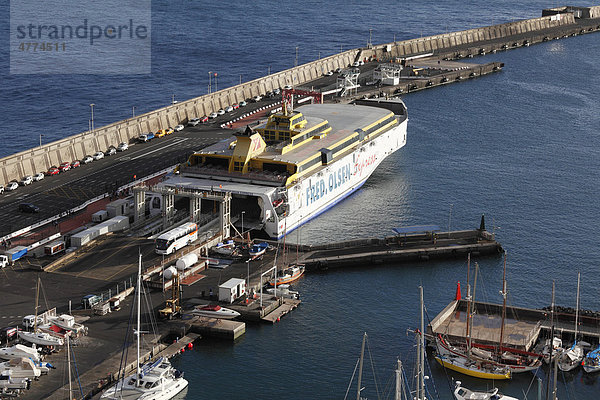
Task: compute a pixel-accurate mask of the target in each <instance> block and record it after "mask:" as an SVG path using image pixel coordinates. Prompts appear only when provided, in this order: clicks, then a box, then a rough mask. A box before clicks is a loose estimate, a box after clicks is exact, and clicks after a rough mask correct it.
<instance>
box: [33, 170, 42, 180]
mask: <svg viewBox="0 0 600 400" xmlns="http://www.w3.org/2000/svg"><path fill="white" fill-rule="evenodd" d="M43 179H44V173H43V172H38V173H37V174H35V175H34V176H33V180H34V181H36V182H39V181H41V180H43Z"/></svg>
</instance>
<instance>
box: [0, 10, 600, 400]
mask: <svg viewBox="0 0 600 400" xmlns="http://www.w3.org/2000/svg"><path fill="white" fill-rule="evenodd" d="M570 4H571V3H570ZM557 5H559V4H556V3H554V2H548V1H528V2H521V1H514V0H512V1H497V2H463V1H454V0H452V1H450V0H442V1H431V0H425V1H391V0H380V1H340V0H330V1H328V2H317V1H313V0H310V1H305V2H300V3H299V2H291V1H287V0H284V1H280V2H271V1H265V0H257V1H253V2H240V4H235V3H232V2H206V1H188V0H186V1H183V0H173V1H169V2H154V3H153V5H152V7H153V8H152V21H153V25H152V41H153V46H152V74H151V75H130V76H102V75H9V74H8V60H7V59H6V58H4V59H3V60H2V61H1V63H2V64H1V65H2V68H3V73H2V75H1V76H0V82H1V87H2V89H3V90H2V91H3V93H2V96H1V97H0V116H1V117H0V118H2V124H1V126H2V129H1V130H0V140H1V143H2V146H0V156H6V155H8V154H11V153H15V152H18V151H21V150H24V149H27V148H29V147H32V146H35V145H36V144H37V143H38V141H39V134H40V133H43V134H44V137H43V139H44V141H49V140H53V139H58V138H62V137H65V136H68V135H72V134H76V133H79V132H81V131H84V130H86V129H87V127H88V119H89V111H90V110H89V104H90V103H94V104H96V108H95V120H96V126H100V125H103V124H108V123H111V122H114V121H117V120H120V119H123V118H126V117H129V116H130V115H131V114H130V113H131V109H132V107H133V106H135V107H136V112H137V113H141V112H144V111H149V110H152V109H154V108H157V107H161V106H164V105H167V104H169V103H170V102H171V99H172V95H175V99H176V100H185V99H188V98H192V97H195V96H198V95H201V94H204V93H206V91H207V85H208V71H214V72H218V79H219V80H218V85H219V87H226V86H230V85H233V84H236V83H238V82H239V80H240V75H241V79H242V80H243V81H246V80H250V79H255V78H257V77H260V76H262V75H264V74H266V73H267V71H268V69H269V68H270V69H271V71H278V70H282V69H286V68H289V67H291V66H293V64H294V59H295V48H296V47H298V49H299V50H298V53H299V61H300V63H304V62H308V61H311V60H314V59H316V58H317V57H318V56H319V54H320V56H321V57H324V56H327V55H330V54H333V53H335V52H338V51H339V50H340V47H341V48H342V49H349V48H353V47H359V46H363V45H365V44H366V42H367V40H368V38H369V29H372V30H373V31H372V34H373V37H372V40H373V42H374V43H381V42H390V41H392V40H393V39H394V37H395V38H396V39H397V40H402V39H410V38H415V37H419V36H421V35H423V36H425V35H432V34H437V33H442V32H446V31H456V30H462V29H468V28H474V27H479V26H484V25H490V24H496V23H503V22H508V21H511V20H517V19H525V18H533V17H538V16H541V10H542V9H543V8H548V7H554V6H557ZM572 5H593V4H588V3H583V2H574V3H572ZM2 8H6V6H2ZM3 14H4V13H3ZM3 18H4V19H5V20H6V17H3ZM2 29H3V30H4V29H5V28H2ZM598 35H599V34H597V33H596V34H590V35H585V36H580V37H575V38H567V39H561V40H558V41H551V42H547V43H543V44H539V45H535V46H531V47H529V48H520V49H518V50H511V51H509V52H500V53H498V54H494V55H488V56H485V57H484V58H480V59H477V58H476V59H473V62H478V61H480V60H481V61H482V62H483V61H485V62H489V61H501V62H504V63H505V64H506V66H505V68H504V70H503V71H502V72H501V73H496V74H493V75H490V76H486V77H483V78H479V79H475V80H469V81H466V82H461V83H458V84H452V85H448V86H445V87H441V88H435V89H431V90H426V91H423V92H419V93H415V94H411V95H408V96H406V97H405V102H406V104H407V106H408V110H409V122H408V143H407V145H406V146H405V147H404V148H402V149H401V150H399V151H397V152H396V153H395V154H393V155H391V156H390V157H388V158H387V159H386V160H385V161H384V162H383V164H382V165H381V166H380V167H379V169H378V170H377V171H376V172H375V173H374V174H373V175H372V176H371V178H370V179H369V180H368V181H367V183H366V184H365V185H364V186H363V188H362V189H361V190H360V191H358V192H357V193H355V194H354V195H353V196H351V197H350V198H348V199H347V200H345V201H344V202H342V203H340V204H339V205H338V206H336V207H335V208H333V209H332V210H330V211H328V212H327V213H325V214H323V215H322V216H320V217H319V218H317V219H315V220H313V221H311V222H310V223H308V224H307V225H305V226H304V227H303V228H301V229H300V230H298V233H297V234H296V232H295V233H293V234H292V235H291V236H292V237H291V238H290V240H296V239H297V240H299V241H301V242H303V243H320V242H324V241H331V240H341V239H348V238H358V237H365V236H375V237H381V236H385V235H389V234H391V233H392V231H391V229H392V228H393V227H397V226H410V225H419V224H437V225H440V226H441V227H442V229H444V230H446V229H448V228H449V227H450V228H451V229H472V228H475V227H477V226H478V225H479V219H480V217H481V215H482V214H485V216H486V222H487V228H488V230H490V231H493V232H495V234H496V237H497V239H498V240H499V241H500V242H501V243H502V245H503V246H504V248H505V249H506V250H507V251H508V273H507V279H508V286H509V304H512V305H516V306H527V307H543V306H546V305H549V303H550V296H551V285H552V281H553V280H554V281H555V282H556V297H557V303H558V304H561V305H564V306H572V307H574V306H575V300H576V299H575V297H576V296H575V292H576V282H577V272H578V271H580V272H581V274H582V284H581V293H582V295H581V307H582V308H585V309H594V310H598V309H600V304H599V303H600V300H599V295H600V289H599V287H600V285H599V283H600V282H599V281H600V279H599V274H598V266H599V265H600V246H599V240H598V239H599V238H600V229H599V222H600V211H599V207H598V206H599V205H600V201H599V200H598V198H599V196H600V192H599V190H598V182H599V181H600V154H599V150H598V149H599V148H600V130H599V129H600V128H599V127H600V113H599V112H598V110H599V109H600V98H599V97H598V88H599V87H600V66H599V65H600V64H599V63H598V60H599V59H600V40H599V39H600V36H598ZM213 85H214V83H213ZM477 261H478V262H479V264H480V275H481V276H480V280H479V282H478V289H477V296H478V298H479V299H480V300H484V301H491V302H500V301H501V298H500V295H499V290H500V289H501V278H502V260H501V258H499V257H498V258H493V257H492V258H484V259H480V260H477ZM459 280H461V281H463V282H464V281H465V280H466V260H464V261H463V260H457V261H449V262H431V263H419V264H414V265H402V266H394V265H386V266H370V265H365V266H364V268H355V269H350V270H345V271H332V272H329V273H326V274H322V275H308V276H306V277H305V278H304V279H303V280H302V281H301V282H300V283H299V284H298V285H297V289H298V290H300V291H301V294H302V301H303V302H302V304H301V306H300V307H299V308H298V309H297V310H296V311H294V312H292V313H291V314H289V315H287V316H286V317H284V318H283V319H282V320H281V322H279V323H278V324H276V325H274V326H267V325H248V326H247V332H246V334H245V336H244V337H243V338H242V339H241V340H239V341H238V342H237V343H235V344H232V343H229V342H220V341H209V340H202V341H200V342H199V343H198V344H197V346H196V347H195V349H194V350H193V351H188V352H186V353H184V354H182V355H181V356H179V357H178V358H175V359H174V363H175V364H176V365H177V367H179V368H181V369H182V370H184V371H185V374H186V377H187V378H188V379H189V381H190V390H189V392H188V398H189V399H214V398H227V399H248V398H253V399H266V398H275V399H284V398H285V399H334V398H338V399H340V398H343V397H344V394H345V392H346V389H347V385H348V382H349V381H350V377H351V376H352V372H353V370H354V366H355V363H356V361H357V358H358V355H359V352H360V344H361V339H362V334H363V332H367V333H368V335H369V340H368V343H369V349H370V353H368V360H367V361H365V373H364V375H365V377H364V379H363V382H364V386H365V389H364V391H363V392H362V396H363V397H367V398H370V399H376V398H378V394H377V392H379V394H380V397H381V398H392V397H391V396H392V394H391V392H392V391H391V388H392V387H393V384H392V382H391V379H392V373H393V369H394V367H395V364H396V359H397V358H398V357H399V358H401V359H402V360H403V362H404V363H405V366H406V367H407V370H408V374H409V375H410V374H411V371H412V365H413V362H414V359H415V356H414V352H415V348H414V340H413V339H414V338H413V336H412V335H411V334H407V329H408V328H415V327H417V324H418V315H419V314H418V307H419V302H418V286H419V285H423V287H424V296H425V304H426V306H427V313H428V315H429V317H430V318H433V317H434V316H435V315H436V314H437V313H438V312H439V311H440V310H441V309H442V308H443V307H445V306H446V305H447V303H448V302H449V301H451V300H452V299H453V296H454V292H455V287H456V282H457V281H459ZM370 359H372V361H373V363H374V365H375V366H374V368H373V369H372V368H371V364H370ZM372 371H375V374H376V376H377V378H378V382H379V387H378V390H376V388H375V386H374V384H373V379H372V376H373V372H372ZM429 375H430V376H431V379H430V380H429V382H434V383H435V384H436V386H437V393H438V395H439V397H440V398H442V399H450V398H451V394H450V391H449V386H450V383H449V379H451V378H452V377H455V378H458V379H461V378H462V379H461V380H462V381H463V382H464V383H465V384H466V385H468V386H470V387H472V388H479V389H486V388H488V387H491V385H492V383H490V382H482V381H476V380H472V379H468V378H464V377H460V376H459V375H453V374H448V375H446V373H445V372H444V371H443V370H442V369H441V368H440V367H439V366H437V365H431V372H430V373H429ZM538 376H540V377H542V378H545V371H539V372H538ZM532 378H533V375H532V374H525V375H519V376H516V377H515V378H514V379H513V380H512V381H510V382H497V385H498V387H500V388H501V391H503V392H505V393H507V394H510V395H512V396H515V397H518V398H521V399H524V398H525V394H524V393H525V392H527V390H528V388H529V387H530V385H532V383H531V382H532ZM599 379H600V378H599V377H598V376H593V375H592V376H584V375H583V372H581V371H579V372H576V373H574V374H564V375H563V374H559V385H558V386H559V397H560V398H561V399H595V398H599V397H600V395H599V394H598V393H600V380H599ZM534 386H535V384H533V385H532V386H531V388H532V389H531V390H530V391H529V392H528V394H527V398H528V399H535V398H537V397H536V394H535V390H534V389H533V387H534ZM355 390H356V389H355V387H354V386H353V387H352V390H351V394H350V396H354V397H355V396H356V394H355ZM352 393H353V394H352ZM432 397H433V398H435V396H432ZM430 398H431V397H430Z"/></svg>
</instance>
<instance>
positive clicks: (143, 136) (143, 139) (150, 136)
mask: <svg viewBox="0 0 600 400" xmlns="http://www.w3.org/2000/svg"><path fill="white" fill-rule="evenodd" d="M152 139H154V133H152V132H148V133H142V134H141V135H140V137H139V138H138V141H139V142H142V143H144V142H149V141H150V140H152Z"/></svg>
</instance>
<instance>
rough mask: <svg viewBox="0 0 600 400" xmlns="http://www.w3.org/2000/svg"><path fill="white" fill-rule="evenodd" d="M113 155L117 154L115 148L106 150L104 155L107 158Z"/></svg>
mask: <svg viewBox="0 0 600 400" xmlns="http://www.w3.org/2000/svg"><path fill="white" fill-rule="evenodd" d="M113 154H117V149H115V148H114V147H109V148H108V150H106V153H104V155H106V156H112V155H113Z"/></svg>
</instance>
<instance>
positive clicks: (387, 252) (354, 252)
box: [301, 227, 502, 271]
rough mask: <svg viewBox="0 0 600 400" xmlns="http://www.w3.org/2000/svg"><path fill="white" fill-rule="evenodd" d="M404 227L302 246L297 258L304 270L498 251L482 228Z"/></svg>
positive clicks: (412, 260)
mask: <svg viewBox="0 0 600 400" xmlns="http://www.w3.org/2000/svg"><path fill="white" fill-rule="evenodd" d="M426 229H429V228H426ZM422 230H423V228H420V227H417V228H415V227H408V228H406V230H403V231H402V233H400V234H397V235H396V236H389V237H386V238H383V239H377V238H367V239H359V240H351V241H346V242H338V243H331V244H325V245H318V246H303V249H302V256H301V262H302V263H304V264H305V266H306V270H307V271H323V270H327V269H329V268H341V267H350V266H363V267H370V266H373V265H380V264H384V263H407V262H419V261H428V260H434V259H446V258H457V257H466V255H467V254H471V255H473V256H484V255H498V254H499V253H501V252H502V246H501V245H500V243H498V242H497V241H496V240H495V239H494V235H493V234H492V233H490V232H487V231H486V230H485V229H483V230H480V229H476V230H461V231H451V232H439V231H438V232H436V231H422Z"/></svg>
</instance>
